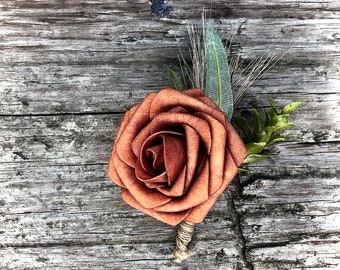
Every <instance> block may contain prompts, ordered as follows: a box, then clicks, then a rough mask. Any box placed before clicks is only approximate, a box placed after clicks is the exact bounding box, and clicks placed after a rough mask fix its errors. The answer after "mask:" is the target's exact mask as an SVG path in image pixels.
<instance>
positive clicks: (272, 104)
mask: <svg viewBox="0 0 340 270" xmlns="http://www.w3.org/2000/svg"><path fill="white" fill-rule="evenodd" d="M267 99H268V102H269V103H270V106H272V109H273V111H274V112H275V114H279V113H278V110H277V107H276V104H275V102H274V100H273V99H272V98H271V97H267Z"/></svg>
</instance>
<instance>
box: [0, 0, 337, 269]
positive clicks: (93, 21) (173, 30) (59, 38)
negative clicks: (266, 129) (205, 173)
mask: <svg viewBox="0 0 340 270" xmlns="http://www.w3.org/2000/svg"><path fill="white" fill-rule="evenodd" d="M210 2H211V3H210ZM166 3H167V4H169V5H172V6H173V8H174V10H173V11H172V12H171V14H170V15H169V16H168V17H167V18H163V19H160V18H157V17H156V16H154V15H152V14H151V12H150V4H149V3H148V1H147V0H145V1H140V0H130V1H113V0H97V1H89V0H86V1H79V0H72V1H63V0H55V1H26V0H12V1H7V0H2V1H0V269H340V191H339V190H340V189H339V186H340V180H339V172H340V169H339V164H340V163H339V158H340V143H339V142H340V2H339V1H337V0H332V1H321V0H309V1H303V0H300V1H298V0H274V1H265V0H258V1H252V0H242V1H236V0H230V1H177V0H173V1H166ZM203 7H205V8H206V9H208V10H210V12H209V13H208V14H209V16H210V17H211V19H212V23H213V24H214V26H215V28H216V29H217V30H218V31H219V33H220V34H221V36H222V39H223V40H224V41H227V40H228V38H229V37H230V35H233V40H232V44H233V46H232V48H233V50H234V53H235V54H238V55H240V56H241V57H242V59H244V61H245V62H248V61H251V60H252V59H254V58H256V57H258V56H261V55H263V54H265V53H269V54H273V53H275V54H276V55H277V58H279V57H280V56H281V55H283V54H284V56H283V57H282V59H280V61H279V62H278V63H276V65H275V66H274V67H273V68H272V69H271V70H270V71H268V72H267V73H266V74H265V75H264V76H263V77H262V78H261V79H260V80H259V81H257V82H256V83H255V84H254V86H253V87H252V88H251V89H250V91H249V92H248V93H247V95H246V96H245V98H244V99H243V100H242V102H241V103H240V106H239V108H238V113H245V112H247V111H250V110H251V108H252V106H257V107H259V108H262V107H267V106H268V104H267V101H266V97H267V95H270V96H271V97H272V98H273V99H274V100H275V101H277V103H278V104H279V105H280V106H282V105H284V104H286V103H288V102H290V101H296V100H300V101H303V102H304V104H303V106H302V107H301V108H300V109H299V110H298V112H296V113H294V114H293V115H292V120H293V121H294V122H296V123H297V124H298V127H296V128H294V129H292V130H290V131H287V132H285V135H287V136H289V137H291V138H293V140H292V141H291V142H286V143H282V144H280V145H278V146H273V147H272V148H271V152H272V154H273V158H272V159H270V160H268V161H264V162H260V163H257V164H254V165H252V166H251V169H252V170H253V173H251V174H248V175H242V176H241V177H240V178H238V179H235V180H234V181H233V183H232V184H231V185H230V186H229V188H228V189H227V190H226V191H225V193H224V194H223V195H222V196H221V197H220V199H219V200H218V202H217V203H216V205H215V207H214V208H213V210H212V211H211V213H210V214H209V215H208V217H207V218H206V220H205V221H204V222H203V223H201V224H199V225H197V228H196V231H195V235H194V239H193V241H192V243H191V245H190V249H191V251H192V254H191V257H190V258H189V259H188V260H187V261H186V262H184V263H182V264H175V263H173V262H172V261H171V260H170V253H171V250H172V249H173V248H174V235H175V231H176V228H173V227H169V226H167V225H164V224H162V223H160V222H158V221H155V220H153V219H152V218H150V217H148V216H145V215H143V214H142V213H140V212H137V211H136V210H134V209H131V208H130V207H129V206H127V205H125V204H124V203H123V202H122V200H121V197H120V190H119V188H118V187H117V186H115V185H114V184H113V183H112V182H111V181H110V180H109V179H108V178H107V176H106V170H107V162H108V158H109V155H110V151H111V148H112V144H113V139H114V136H115V133H116V132H117V129H118V127H119V123H120V121H121V118H122V115H123V112H124V111H125V110H126V109H128V108H129V107H130V106H131V105H133V104H135V103H137V102H139V101H141V99H142V98H143V97H144V96H145V95H146V94H147V93H149V92H152V91H157V90H159V89H161V88H162V87H165V86H166V85H167V79H166V73H165V71H166V68H167V67H168V66H170V67H172V68H174V69H178V62H177V57H178V54H179V47H180V48H181V50H182V53H183V54H184V56H185V57H188V50H189V47H188V38H187V36H186V26H187V25H188V24H189V23H195V22H197V21H198V20H199V18H200V13H201V10H202V8H203ZM287 50H289V51H288V52H287V53H286V54H285V52H286V51H287Z"/></svg>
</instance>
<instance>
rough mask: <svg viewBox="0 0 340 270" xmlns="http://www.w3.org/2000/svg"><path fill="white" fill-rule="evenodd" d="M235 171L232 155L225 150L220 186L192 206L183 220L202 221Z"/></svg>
mask: <svg viewBox="0 0 340 270" xmlns="http://www.w3.org/2000/svg"><path fill="white" fill-rule="evenodd" d="M236 173H237V166H236V164H235V163H234V160H233V157H232V155H231V154H230V153H229V151H227V152H226V157H225V174H224V182H223V184H222V186H221V187H220V188H219V189H218V190H217V191H216V192H215V193H214V194H210V195H209V199H208V200H206V201H205V202H204V203H202V204H200V205H197V206H195V207H193V208H192V210H191V212H190V214H189V215H188V216H187V217H186V218H185V220H186V221H188V222H192V223H195V224H197V223H200V222H202V221H203V220H204V218H205V217H206V215H207V214H208V213H209V211H210V209H211V208H212V207H213V205H214V204H215V202H216V201H217V199H218V198H219V196H220V195H221V194H222V192H223V191H224V190H225V189H226V187H227V186H228V185H229V183H230V182H231V180H233V178H234V176H235V175H236Z"/></svg>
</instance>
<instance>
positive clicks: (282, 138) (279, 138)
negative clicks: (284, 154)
mask: <svg viewBox="0 0 340 270" xmlns="http://www.w3.org/2000/svg"><path fill="white" fill-rule="evenodd" d="M285 141H287V138H284V137H278V138H275V139H273V140H271V141H269V142H268V143H267V146H269V145H272V144H274V143H277V142H285Z"/></svg>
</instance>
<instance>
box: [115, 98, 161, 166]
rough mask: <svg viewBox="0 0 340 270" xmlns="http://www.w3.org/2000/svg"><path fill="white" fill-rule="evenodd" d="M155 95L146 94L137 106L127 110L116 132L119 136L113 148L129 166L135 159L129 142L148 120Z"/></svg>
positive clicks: (132, 164)
mask: <svg viewBox="0 0 340 270" xmlns="http://www.w3.org/2000/svg"><path fill="white" fill-rule="evenodd" d="M155 96H156V94H155V93H151V94H148V95H147V96H146V97H145V99H144V100H143V102H142V103H140V104H139V106H136V107H135V108H134V110H133V111H131V112H128V113H127V115H126V117H125V118H124V120H123V123H122V126H121V127H120V130H119V132H118V133H119V137H117V140H116V144H115V150H116V151H117V154H118V155H119V157H120V158H121V159H122V160H123V161H124V162H125V163H126V164H128V165H130V166H134V165H135V162H136V161H137V157H136V155H135V154H134V153H133V151H132V149H131V142H132V140H133V139H134V138H135V137H136V135H137V134H138V133H139V131H140V130H141V129H142V128H144V127H145V125H146V124H147V123H148V122H149V121H150V114H149V109H150V105H151V102H152V100H153V99H154V97H155ZM126 122H127V123H126Z"/></svg>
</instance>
